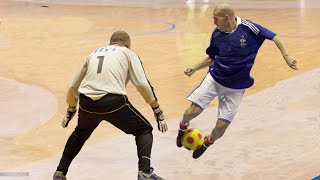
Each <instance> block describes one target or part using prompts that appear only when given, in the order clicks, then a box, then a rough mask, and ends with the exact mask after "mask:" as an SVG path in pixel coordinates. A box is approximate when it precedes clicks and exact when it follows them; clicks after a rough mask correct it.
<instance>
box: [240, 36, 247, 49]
mask: <svg viewBox="0 0 320 180" xmlns="http://www.w3.org/2000/svg"><path fill="white" fill-rule="evenodd" d="M240 46H241V47H242V48H245V47H246V46H247V40H246V37H245V36H244V34H243V35H242V36H241V38H240Z"/></svg>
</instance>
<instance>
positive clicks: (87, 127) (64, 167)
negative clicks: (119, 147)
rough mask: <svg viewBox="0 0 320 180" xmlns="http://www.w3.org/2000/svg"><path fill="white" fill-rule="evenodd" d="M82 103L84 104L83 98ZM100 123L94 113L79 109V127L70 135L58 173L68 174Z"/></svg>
mask: <svg viewBox="0 0 320 180" xmlns="http://www.w3.org/2000/svg"><path fill="white" fill-rule="evenodd" d="M80 103H83V102H82V98H81V97H80ZM100 122H101V119H100V118H99V116H97V115H95V114H92V113H87V112H85V111H83V110H82V109H80V108H79V118H78V125H77V127H76V128H75V130H74V131H73V133H72V134H71V135H70V137H69V139H68V141H67V143H66V145H65V148H64V151H63V154H62V157H61V160H60V163H59V165H58V167H57V171H58V172H62V173H63V175H66V174H67V172H68V169H69V166H70V164H71V162H72V160H73V159H74V158H75V157H76V155H77V154H78V153H79V152H80V150H81V148H82V147H83V145H84V143H85V142H86V140H87V139H88V138H89V137H90V135H91V134H92V132H93V131H94V129H95V128H96V127H97V126H98V125H99V123H100Z"/></svg>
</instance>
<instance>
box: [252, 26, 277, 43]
mask: <svg viewBox="0 0 320 180" xmlns="http://www.w3.org/2000/svg"><path fill="white" fill-rule="evenodd" d="M251 23H252V24H254V25H255V26H256V27H257V28H258V29H259V33H258V36H259V37H260V38H263V39H269V40H271V39H273V38H274V37H275V36H276V34H275V33H274V32H272V31H270V30H269V29H267V28H265V27H263V26H261V25H259V24H256V23H253V22H251Z"/></svg>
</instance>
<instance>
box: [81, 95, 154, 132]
mask: <svg viewBox="0 0 320 180" xmlns="http://www.w3.org/2000/svg"><path fill="white" fill-rule="evenodd" d="M79 99H80V102H79V105H80V108H79V119H78V127H77V128H85V129H87V130H89V131H91V132H92V131H93V130H94V129H95V128H96V127H97V126H98V125H99V123H100V122H101V121H102V120H106V121H108V122H110V123H111V124H112V125H114V126H115V127H117V128H119V129H120V130H122V131H123V132H125V133H127V134H133V135H134V136H137V135H141V134H145V133H148V132H152V130H153V128H152V126H151V124H150V123H149V121H148V120H147V119H146V118H145V117H144V116H143V115H142V114H141V113H140V112H139V111H138V110H137V109H136V108H134V107H133V105H132V104H131V103H130V102H129V100H128V98H127V96H125V95H118V94H107V95H105V96H104V97H102V98H101V99H99V100H97V101H93V100H92V99H91V98H89V97H87V96H85V95H83V94H80V98H79ZM88 128H89V129H88Z"/></svg>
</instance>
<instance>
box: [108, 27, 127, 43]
mask: <svg viewBox="0 0 320 180" xmlns="http://www.w3.org/2000/svg"><path fill="white" fill-rule="evenodd" d="M127 42H130V36H129V34H128V33H126V32H125V31H122V30H119V31H116V32H114V33H113V34H112V36H111V38H110V44H114V43H127Z"/></svg>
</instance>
